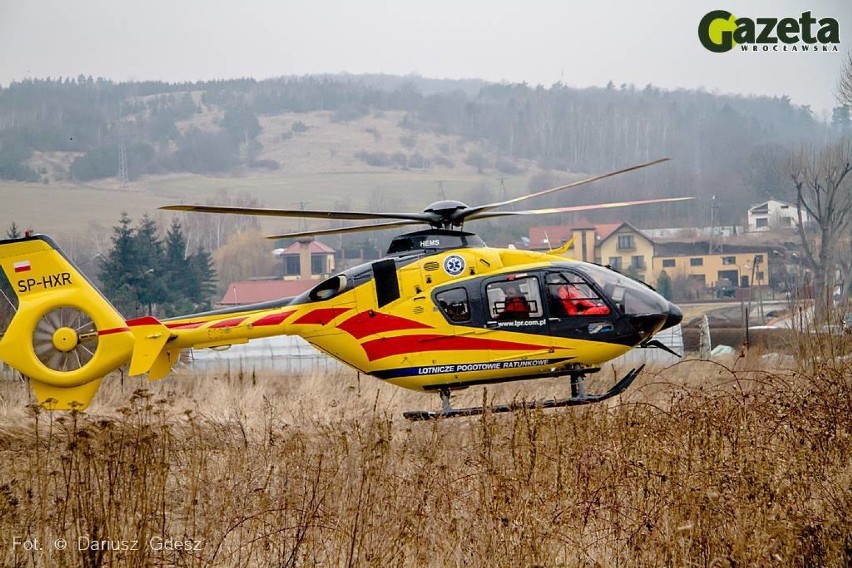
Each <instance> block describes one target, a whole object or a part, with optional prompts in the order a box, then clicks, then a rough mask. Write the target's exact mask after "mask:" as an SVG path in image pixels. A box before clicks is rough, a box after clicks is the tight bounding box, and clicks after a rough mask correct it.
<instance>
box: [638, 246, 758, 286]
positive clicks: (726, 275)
mask: <svg viewBox="0 0 852 568" xmlns="http://www.w3.org/2000/svg"><path fill="white" fill-rule="evenodd" d="M709 250H710V246H709V243H707V242H697V243H658V244H657V247H656V256H655V257H654V261H653V270H652V275H653V280H652V281H651V283H652V284H653V282H655V281H656V278H657V277H658V276H659V274H660V272H662V271H663V270H665V271H666V273H667V274H668V275H669V276H670V277H671V278H678V277H683V278H688V279H689V280H690V282H692V284H693V286H694V288H695V289H696V290H699V289H700V290H704V289H707V288H710V289H714V290H717V291H720V292H726V291H735V290H736V289H737V288H749V287H751V286H768V285H769V284H770V282H769V276H770V263H771V262H775V259H774V258H773V254H772V248H771V247H752V246H743V245H725V246H724V248H723V249H722V251H720V252H715V253H713V254H709V253H708V251H709Z"/></svg>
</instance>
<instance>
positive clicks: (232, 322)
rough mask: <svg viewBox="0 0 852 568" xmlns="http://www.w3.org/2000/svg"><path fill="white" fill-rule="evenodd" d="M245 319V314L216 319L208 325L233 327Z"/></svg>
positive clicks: (212, 326)
mask: <svg viewBox="0 0 852 568" xmlns="http://www.w3.org/2000/svg"><path fill="white" fill-rule="evenodd" d="M246 319H247V318H246V317H245V316H243V317H239V318H231V319H226V320H222V321H217V322H216V323H214V324H213V325H211V326H210V327H211V328H220V327H234V326H236V325H240V324H241V323H243V322H244V321H246Z"/></svg>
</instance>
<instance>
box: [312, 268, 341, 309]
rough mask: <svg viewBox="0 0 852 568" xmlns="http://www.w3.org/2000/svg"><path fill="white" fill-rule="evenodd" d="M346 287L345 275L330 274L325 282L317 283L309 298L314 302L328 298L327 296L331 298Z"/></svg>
mask: <svg viewBox="0 0 852 568" xmlns="http://www.w3.org/2000/svg"><path fill="white" fill-rule="evenodd" d="M345 289H346V276H344V275H343V274H338V275H337V276H332V277H331V278H329V279H328V280H326V281H325V282H322V283H321V284H319V285H317V286H316V287H315V288H314V289H313V290H311V293H310V294H309V298H310V299H311V300H313V301H315V302H318V301H321V300H328V299H329V298H333V297H334V296H336V295H338V294H339V293H340V292H342V291H343V290H345Z"/></svg>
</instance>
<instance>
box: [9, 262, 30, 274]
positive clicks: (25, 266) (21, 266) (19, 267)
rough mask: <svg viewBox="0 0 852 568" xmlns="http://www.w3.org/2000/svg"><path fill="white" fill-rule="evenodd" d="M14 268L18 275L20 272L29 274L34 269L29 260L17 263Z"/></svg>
mask: <svg viewBox="0 0 852 568" xmlns="http://www.w3.org/2000/svg"><path fill="white" fill-rule="evenodd" d="M12 266H13V267H14V268H15V273H16V274H17V273H18V272H29V271H30V270H31V269H32V267H31V266H30V261H29V260H22V261H21V262H16V263H15V264H13V265H12Z"/></svg>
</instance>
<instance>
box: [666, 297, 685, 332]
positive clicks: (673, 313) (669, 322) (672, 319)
mask: <svg viewBox="0 0 852 568" xmlns="http://www.w3.org/2000/svg"><path fill="white" fill-rule="evenodd" d="M682 321H683V312H682V311H680V308H679V307H677V306H675V305H674V304H672V303H671V302H669V309H668V311H667V312H666V321H665V323H664V324H663V327H662V328H661V329H668V328H670V327H674V326H676V325H677V324H679V323H680V322H682Z"/></svg>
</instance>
